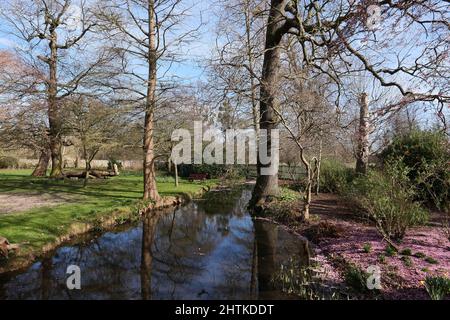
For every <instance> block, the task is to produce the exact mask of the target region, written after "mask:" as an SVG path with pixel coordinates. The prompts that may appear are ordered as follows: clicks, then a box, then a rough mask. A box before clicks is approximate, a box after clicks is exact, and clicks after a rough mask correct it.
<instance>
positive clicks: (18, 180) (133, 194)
mask: <svg viewBox="0 0 450 320" xmlns="http://www.w3.org/2000/svg"><path fill="white" fill-rule="evenodd" d="M30 174H31V170H0V193H2V194H4V193H12V194H23V195H26V194H30V195H31V194H32V195H47V196H55V197H64V198H66V199H69V201H68V202H67V203H62V204H58V205H55V206H50V207H38V208H34V209H31V210H28V211H24V212H15V213H9V214H1V213H0V236H3V237H6V238H7V239H9V241H10V242H12V243H19V244H22V247H23V248H25V249H26V250H29V249H33V248H34V249H38V248H41V247H42V246H43V245H45V244H48V243H51V242H53V241H55V240H56V238H57V237H58V236H60V235H63V234H65V233H66V232H67V231H68V228H69V226H70V225H71V224H73V223H74V222H91V223H94V222H95V221H96V220H98V219H99V218H100V217H104V216H107V215H108V214H109V213H111V212H113V211H123V212H130V211H132V210H137V209H136V207H135V204H136V203H137V202H138V201H139V200H140V198H141V197H142V192H143V177H142V175H139V174H137V173H124V174H121V175H120V176H118V177H114V178H110V179H105V180H104V179H96V180H90V181H89V184H88V186H87V187H86V188H83V181H82V180H79V181H78V180H50V179H47V178H32V177H31V176H30ZM157 182H158V183H157V184H158V191H159V193H160V194H161V196H170V195H177V194H182V193H189V194H194V193H196V192H199V191H200V190H201V189H202V188H203V187H204V186H206V185H212V184H214V183H216V182H217V181H214V180H209V181H206V182H193V183H191V182H188V181H186V180H180V184H179V186H178V187H177V188H176V187H175V184H174V182H173V178H172V177H158V179H157Z"/></svg>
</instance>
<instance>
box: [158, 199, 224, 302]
mask: <svg viewBox="0 0 450 320" xmlns="http://www.w3.org/2000/svg"><path fill="white" fill-rule="evenodd" d="M217 224H218V222H217V217H216V216H211V217H210V216H207V215H206V214H205V212H204V211H203V210H201V209H199V208H198V206H197V205H196V204H194V203H191V204H189V205H188V206H186V207H183V208H180V210H178V211H177V212H176V216H175V218H174V219H173V217H171V216H170V215H169V216H164V217H162V219H161V220H160V222H159V224H158V233H157V238H156V239H155V243H154V256H153V259H154V262H155V265H154V278H156V279H155V280H156V281H155V284H156V285H157V287H155V288H154V290H158V291H166V292H161V294H164V293H165V294H169V295H170V296H172V297H173V296H174V295H175V294H176V292H177V288H178V287H179V286H181V285H183V286H186V285H187V284H188V283H189V282H190V281H191V280H192V279H193V277H195V276H196V275H199V274H201V273H202V272H203V271H204V270H205V267H206V261H205V260H204V259H203V258H204V257H206V256H208V255H209V254H210V253H211V251H213V250H214V248H215V247H216V245H217V242H218V240H219V238H220V235H219V234H218V233H217ZM169 288H170V289H169Z"/></svg>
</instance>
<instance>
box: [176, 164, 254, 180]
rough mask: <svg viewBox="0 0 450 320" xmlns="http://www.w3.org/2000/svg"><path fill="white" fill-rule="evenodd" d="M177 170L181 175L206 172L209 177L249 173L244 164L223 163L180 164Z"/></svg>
mask: <svg viewBox="0 0 450 320" xmlns="http://www.w3.org/2000/svg"><path fill="white" fill-rule="evenodd" d="M178 168H179V169H178V172H179V175H180V176H181V177H189V175H190V174H191V173H206V174H208V176H209V178H210V179H214V178H222V177H227V178H229V177H232V178H234V179H236V178H239V177H246V176H247V175H248V174H249V170H248V167H247V166H245V165H231V166H230V165H225V164H180V165H179V167H178Z"/></svg>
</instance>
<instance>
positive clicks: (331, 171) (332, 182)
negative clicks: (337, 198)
mask: <svg viewBox="0 0 450 320" xmlns="http://www.w3.org/2000/svg"><path fill="white" fill-rule="evenodd" d="M353 177H354V171H353V168H348V167H346V166H345V165H343V164H342V163H340V162H338V161H335V160H323V161H322V162H321V164H320V190H321V191H322V192H333V193H341V192H343V191H344V190H345V189H346V188H347V185H348V184H349V183H351V181H352V180H353Z"/></svg>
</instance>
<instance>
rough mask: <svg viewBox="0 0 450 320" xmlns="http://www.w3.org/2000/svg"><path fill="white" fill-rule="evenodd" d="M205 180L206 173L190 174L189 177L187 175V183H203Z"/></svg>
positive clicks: (206, 177)
mask: <svg viewBox="0 0 450 320" xmlns="http://www.w3.org/2000/svg"><path fill="white" fill-rule="evenodd" d="M206 179H208V174H207V173H191V174H190V175H189V181H191V182H192V181H194V180H200V181H203V180H206Z"/></svg>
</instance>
